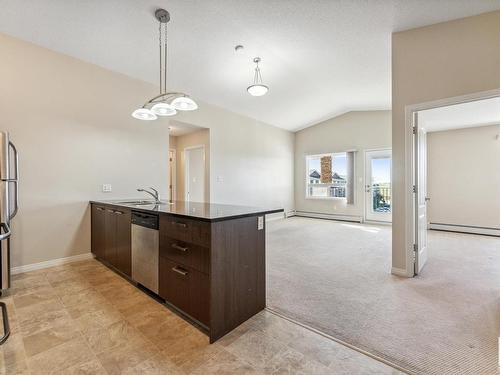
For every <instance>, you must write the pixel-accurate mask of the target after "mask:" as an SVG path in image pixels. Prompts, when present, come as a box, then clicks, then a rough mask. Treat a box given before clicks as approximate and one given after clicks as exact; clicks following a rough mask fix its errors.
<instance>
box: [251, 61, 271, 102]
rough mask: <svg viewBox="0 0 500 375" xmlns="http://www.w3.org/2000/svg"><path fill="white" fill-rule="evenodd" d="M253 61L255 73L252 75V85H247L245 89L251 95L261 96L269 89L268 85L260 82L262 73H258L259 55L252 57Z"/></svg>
mask: <svg viewBox="0 0 500 375" xmlns="http://www.w3.org/2000/svg"><path fill="white" fill-rule="evenodd" d="M253 62H254V63H255V74H254V77H253V85H250V86H248V87H247V91H248V93H249V94H250V95H252V96H262V95H266V94H267V92H268V91H269V87H267V86H266V85H264V84H263V83H262V75H261V73H260V68H259V63H260V57H255V58H254V59H253Z"/></svg>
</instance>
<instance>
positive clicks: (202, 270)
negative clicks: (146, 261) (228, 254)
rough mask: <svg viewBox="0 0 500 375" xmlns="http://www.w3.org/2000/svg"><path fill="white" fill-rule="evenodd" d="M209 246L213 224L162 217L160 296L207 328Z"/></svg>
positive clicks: (167, 216)
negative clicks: (211, 225)
mask: <svg viewBox="0 0 500 375" xmlns="http://www.w3.org/2000/svg"><path fill="white" fill-rule="evenodd" d="M209 246H210V224H209V223H206V222H200V221H195V220H189V219H179V218H176V217H173V216H169V215H163V216H161V217H160V283H159V284H160V285H159V293H160V296H161V297H162V298H164V299H165V300H166V301H167V302H169V303H170V304H172V305H174V306H175V307H176V308H178V309H180V310H182V311H183V312H184V313H186V314H187V315H189V316H191V317H192V318H194V319H196V320H197V321H199V322H200V323H202V324H204V325H207V326H208V325H209V323H210V322H209V320H210V319H209V315H210V314H209V306H210V305H209V295H210V287H209V285H210V279H209V268H210V247H209Z"/></svg>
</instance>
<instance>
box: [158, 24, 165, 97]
mask: <svg viewBox="0 0 500 375" xmlns="http://www.w3.org/2000/svg"><path fill="white" fill-rule="evenodd" d="M163 27H164V28H165V31H163V29H162V28H163ZM158 29H159V34H160V37H159V47H160V94H165V93H166V92H167V23H166V22H160V26H159V28H158Z"/></svg>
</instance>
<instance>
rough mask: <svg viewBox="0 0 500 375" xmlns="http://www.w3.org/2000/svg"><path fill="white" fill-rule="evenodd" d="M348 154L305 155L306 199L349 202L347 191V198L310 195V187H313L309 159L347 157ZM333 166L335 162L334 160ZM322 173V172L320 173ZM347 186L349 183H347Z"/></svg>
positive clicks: (345, 152)
mask: <svg viewBox="0 0 500 375" xmlns="http://www.w3.org/2000/svg"><path fill="white" fill-rule="evenodd" d="M347 152H348V151H342V152H326V153H322V154H306V155H305V164H306V168H305V170H306V173H305V183H306V186H305V199H311V200H325V201H345V202H347V191H346V196H345V197H315V196H311V195H309V185H312V184H310V183H309V178H310V177H309V160H308V158H321V157H323V156H332V157H333V158H335V156H341V155H342V156H346V157H347ZM332 164H333V160H332ZM320 173H321V172H320ZM346 185H347V182H346Z"/></svg>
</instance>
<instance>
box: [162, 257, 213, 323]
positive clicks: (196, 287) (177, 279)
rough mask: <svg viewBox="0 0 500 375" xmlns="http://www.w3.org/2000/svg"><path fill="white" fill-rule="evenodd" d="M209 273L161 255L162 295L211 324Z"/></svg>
mask: <svg viewBox="0 0 500 375" xmlns="http://www.w3.org/2000/svg"><path fill="white" fill-rule="evenodd" d="M209 282H210V279H209V277H208V275H206V274H204V273H201V272H198V271H195V270H193V269H191V268H188V267H185V266H182V265H180V264H179V263H176V262H172V261H171V260H169V259H166V258H162V257H160V296H161V297H162V298H164V299H165V300H166V301H167V302H169V303H171V304H172V305H174V306H175V307H177V308H178V309H180V310H182V311H183V312H184V313H186V314H188V315H189V316H191V317H193V318H194V319H196V320H198V321H199V322H201V323H203V324H205V325H206V326H208V325H209V323H210V319H209V311H210V309H209V298H210V286H209Z"/></svg>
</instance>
